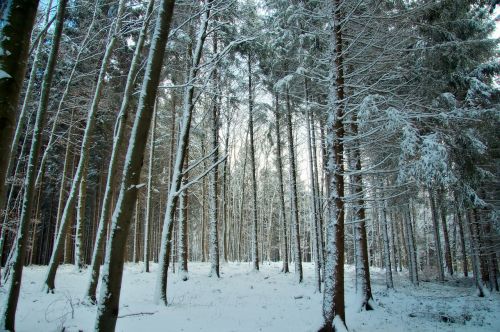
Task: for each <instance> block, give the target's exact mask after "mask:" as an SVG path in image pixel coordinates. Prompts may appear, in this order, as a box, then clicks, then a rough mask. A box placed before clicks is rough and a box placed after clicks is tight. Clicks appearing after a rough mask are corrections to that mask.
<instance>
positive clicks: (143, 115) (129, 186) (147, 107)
mask: <svg viewBox="0 0 500 332" xmlns="http://www.w3.org/2000/svg"><path fill="white" fill-rule="evenodd" d="M174 4H175V0H162V1H161V2H160V4H159V11H158V17H157V20H156V26H155V30H154V34H153V37H152V38H151V47H150V52H149V57H148V60H147V63H146V67H145V73H144V80H143V84H142V90H141V94H140V96H139V105H138V107H137V114H136V117H135V121H134V125H133V127H132V133H131V135H130V139H129V144H128V149H127V157H126V159H125V160H126V162H125V165H124V169H123V174H122V180H121V185H120V193H119V196H118V201H117V203H116V208H115V212H114V213H113V217H112V226H111V231H110V236H109V241H108V246H107V248H106V259H105V263H104V268H103V275H102V286H101V290H100V295H99V307H98V310H97V318H96V325H95V330H97V331H114V329H115V325H116V320H117V318H118V306H119V302H120V289H121V282H122V275H123V263H124V253H125V246H126V240H127V235H128V232H129V228H130V220H131V215H132V212H133V208H134V205H135V204H134V203H135V201H136V199H137V192H138V188H137V185H138V184H139V180H140V179H139V177H140V173H141V172H140V170H141V167H142V161H143V158H144V150H145V147H146V138H147V136H148V131H149V127H150V125H151V118H152V115H153V114H152V113H153V109H154V103H155V101H156V95H157V88H158V84H159V82H160V73H161V68H162V65H163V58H164V53H165V46H166V43H167V40H168V34H169V30H170V24H171V22H172V15H173V10H174Z"/></svg>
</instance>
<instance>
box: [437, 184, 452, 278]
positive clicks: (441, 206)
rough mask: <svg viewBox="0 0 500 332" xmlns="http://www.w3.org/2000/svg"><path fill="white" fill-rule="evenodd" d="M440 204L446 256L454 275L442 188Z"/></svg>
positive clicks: (449, 271) (450, 273)
mask: <svg viewBox="0 0 500 332" xmlns="http://www.w3.org/2000/svg"><path fill="white" fill-rule="evenodd" d="M439 200H440V203H439V206H440V208H441V209H440V210H441V227H442V228H443V239H444V258H445V262H446V268H447V270H448V274H449V275H450V276H453V263H452V259H451V247H450V237H449V235H448V226H447V224H446V207H445V204H444V203H445V193H444V191H442V190H440V195H439Z"/></svg>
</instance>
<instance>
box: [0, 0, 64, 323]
mask: <svg viewBox="0 0 500 332" xmlns="http://www.w3.org/2000/svg"><path fill="white" fill-rule="evenodd" d="M66 4H67V1H66V0H61V1H59V6H58V9H57V16H56V24H55V28H54V37H53V40H52V46H51V50H50V54H49V58H48V60H47V65H46V67H45V72H44V75H43V81H42V89H41V92H40V100H39V104H38V110H37V113H36V119H35V125H34V127H33V136H32V139H31V149H30V154H29V157H28V167H27V170H26V177H25V179H24V193H23V198H22V205H21V215H20V217H19V227H18V230H17V236H16V239H15V243H14V247H13V250H12V252H13V254H12V257H11V259H10V260H9V266H8V267H6V270H8V271H9V275H8V282H7V284H6V285H5V287H4V289H5V295H4V297H3V305H2V307H1V308H2V309H1V312H0V330H9V331H14V330H15V320H16V309H17V302H18V299H19V292H20V289H21V281H22V273H23V266H24V261H25V257H26V250H27V245H28V240H29V230H30V221H31V210H32V207H33V203H34V194H35V180H36V179H35V176H36V168H37V166H38V159H39V154H40V147H41V144H42V133H43V129H44V126H45V118H46V115H47V109H48V105H49V97H50V88H51V85H52V79H53V76H54V69H55V67H56V62H57V55H58V53H59V44H60V41H61V35H62V30H63V23H64V14H65V12H66ZM10 5H11V6H14V7H15V8H11V7H7V9H6V12H5V13H6V14H8V13H10V18H11V21H10V22H9V23H10V25H14V24H18V25H19V27H22V29H29V30H30V29H31V25H29V24H28V23H26V26H25V25H24V24H22V23H21V22H22V21H24V20H27V21H29V20H30V18H31V15H34V13H33V12H32V11H35V12H36V3H27V4H25V6H22V5H21V4H16V3H15V2H11V3H10ZM18 10H21V13H20V12H18ZM23 10H25V11H27V13H24V12H23ZM23 14H25V15H26V14H27V15H28V19H26V18H23V17H22V15H23ZM19 15H21V17H19ZM5 17H9V16H8V15H6V16H5ZM7 26H8V25H7ZM22 29H21V31H17V33H21V34H23V35H24V34H25V36H24V37H26V38H28V36H29V31H23V30H22ZM4 31H5V28H4V30H2V33H3V34H4V35H5V36H6V37H9V35H10V33H9V31H5V32H4ZM12 32H15V31H12ZM9 38H13V39H14V40H15V39H17V38H16V36H11V37H9ZM20 38H22V37H20ZM4 39H5V38H4ZM4 39H3V40H4ZM25 43H27V41H23V40H22V39H21V40H17V41H15V42H14V45H17V47H22V48H23V49H24V47H26V48H27V47H28V46H27V45H26V44H25ZM0 45H1V47H5V46H10V45H8V44H7V45H5V44H4V41H2V43H1V44H0ZM4 45H5V46H4ZM5 49H6V50H9V49H10V47H5ZM23 49H21V50H16V51H14V52H16V54H18V56H19V58H17V59H16V60H15V61H19V60H20V59H21V60H22V59H23V57H21V56H22V55H25V53H24V52H27V50H23ZM17 52H21V53H17ZM2 60H3V59H2ZM7 60H8V59H7ZM21 62H22V61H21ZM0 65H1V66H3V67H2V68H3V69H9V68H13V69H15V72H14V71H13V72H12V74H13V75H16V76H15V79H16V80H17V79H18V77H17V74H24V69H23V70H22V71H21V70H20V69H19V68H16V67H12V64H11V63H9V61H2V62H0ZM21 66H22V65H21ZM0 70H1V69H0ZM2 81H4V79H0V82H1V83H0V87H1V88H2V89H1V90H0V91H3V88H6V89H7V88H9V89H12V87H9V86H10V84H7V85H6V86H4V84H5V83H4V82H2ZM21 81H22V78H21ZM21 81H18V83H20V82H21ZM14 92H15V91H14ZM14 92H13V93H14ZM18 97H19V96H17V97H15V96H0V103H1V104H4V105H6V107H9V103H10V102H11V101H12V99H15V101H16V105H15V108H17V100H18ZM0 109H1V110H2V111H0V112H6V110H3V108H0ZM3 116H4V115H3V114H1V117H2V118H3ZM6 121H8V118H6ZM7 126H8V123H7ZM3 131H4V130H2V133H1V134H0V138H2V142H6V140H3V139H4V138H5V139H8V140H9V142H10V139H11V138H12V137H11V136H9V137H8V136H5V134H4V132H3ZM0 145H2V146H3V145H4V144H0ZM5 145H6V146H7V149H9V148H10V147H9V146H8V144H5ZM1 152H2V151H0V153H1ZM6 154H7V161H8V158H9V156H8V150H7V151H6ZM2 157H3V156H2ZM2 163H3V161H2ZM2 166H4V165H2ZM5 166H7V165H6V164H5ZM3 171H4V170H3V169H2V170H1V171H0V173H1V172H3ZM1 176H3V174H2V175H1ZM1 180H2V182H1V183H0V184H1V186H2V190H3V180H4V179H3V178H2V179H1ZM2 195H3V193H2Z"/></svg>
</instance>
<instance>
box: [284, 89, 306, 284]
mask: <svg viewBox="0 0 500 332" xmlns="http://www.w3.org/2000/svg"><path fill="white" fill-rule="evenodd" d="M286 129H287V138H288V160H289V163H290V168H289V170H290V204H291V209H290V210H291V211H290V220H291V224H292V230H293V232H292V236H293V240H294V254H295V256H294V261H295V273H296V275H297V281H298V282H299V283H300V282H302V278H303V273H302V250H301V246H300V229H299V203H298V197H297V166H296V162H295V145H294V143H293V133H292V110H291V105H290V96H289V93H288V89H287V91H286Z"/></svg>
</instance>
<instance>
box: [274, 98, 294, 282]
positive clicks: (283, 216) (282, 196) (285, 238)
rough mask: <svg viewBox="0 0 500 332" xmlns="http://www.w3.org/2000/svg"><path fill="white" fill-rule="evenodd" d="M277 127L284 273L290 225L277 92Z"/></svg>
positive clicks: (277, 163) (283, 270) (286, 264)
mask: <svg viewBox="0 0 500 332" xmlns="http://www.w3.org/2000/svg"><path fill="white" fill-rule="evenodd" d="M275 104H276V105H275V107H276V110H275V113H274V114H275V126H274V127H275V129H276V168H277V170H278V182H279V184H278V186H279V201H280V217H281V220H282V228H283V249H282V250H283V252H282V255H283V257H282V259H283V268H282V269H281V271H282V272H283V273H288V272H290V271H289V268H288V225H287V222H286V211H285V190H284V185H283V161H282V157H281V155H282V153H281V130H280V111H279V100H278V94H277V93H276V94H275Z"/></svg>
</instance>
